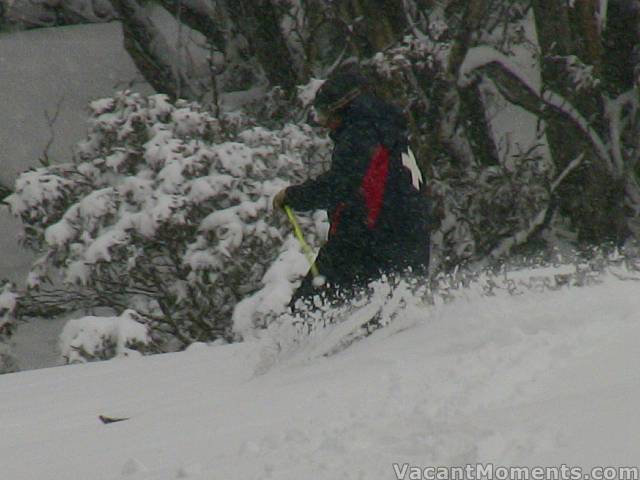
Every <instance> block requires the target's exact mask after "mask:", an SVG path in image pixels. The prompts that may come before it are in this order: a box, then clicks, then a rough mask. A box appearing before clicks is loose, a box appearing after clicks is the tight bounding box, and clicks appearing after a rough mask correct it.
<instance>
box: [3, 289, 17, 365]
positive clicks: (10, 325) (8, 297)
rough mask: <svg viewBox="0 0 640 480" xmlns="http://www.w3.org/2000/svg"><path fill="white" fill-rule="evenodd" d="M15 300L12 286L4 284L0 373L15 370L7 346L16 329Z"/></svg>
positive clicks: (14, 362)
mask: <svg viewBox="0 0 640 480" xmlns="http://www.w3.org/2000/svg"><path fill="white" fill-rule="evenodd" d="M17 298H18V295H17V294H16V293H15V291H14V286H13V285H12V284H11V283H10V282H5V284H4V285H3V286H2V290H1V293H0V373H8V372H13V371H16V370H17V364H16V361H15V359H14V357H13V355H12V353H11V348H10V346H9V344H8V341H9V338H10V337H11V335H13V332H14V330H15V327H16V316H15V310H16V305H17Z"/></svg>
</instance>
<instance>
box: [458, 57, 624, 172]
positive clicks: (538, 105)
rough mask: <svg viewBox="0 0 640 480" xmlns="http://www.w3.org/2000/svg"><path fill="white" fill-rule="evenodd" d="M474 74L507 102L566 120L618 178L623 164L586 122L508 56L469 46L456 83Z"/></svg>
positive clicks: (469, 80) (468, 81)
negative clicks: (556, 115)
mask: <svg viewBox="0 0 640 480" xmlns="http://www.w3.org/2000/svg"><path fill="white" fill-rule="evenodd" d="M478 75H486V76H487V77H488V78H490V79H491V80H492V81H493V82H494V84H495V85H496V87H497V88H498V90H499V91H500V93H501V94H502V95H503V96H504V97H505V98H506V99H507V100H508V101H510V102H511V103H513V104H515V105H518V106H520V107H522V108H524V109H525V110H527V111H529V112H531V113H533V114H535V115H537V116H540V117H542V118H546V117H548V116H549V115H550V113H553V114H558V115H560V116H561V117H562V118H564V119H565V120H566V121H568V122H570V123H571V124H572V125H573V126H574V127H575V128H576V129H577V130H578V131H579V132H580V134H581V135H582V137H583V138H584V139H585V140H586V141H587V142H588V143H589V144H590V145H591V148H592V149H593V151H594V152H595V154H596V155H597V157H598V158H599V159H600V160H602V162H603V163H604V164H605V165H606V167H607V170H608V171H609V173H610V174H611V176H612V177H613V178H616V179H619V178H621V177H622V175H623V174H624V167H623V165H621V164H620V161H619V160H617V159H615V158H613V156H612V155H611V154H610V153H609V150H608V149H607V146H606V145H605V142H604V141H603V140H602V138H601V137H600V135H599V134H598V133H597V132H596V131H595V130H594V129H593V128H592V127H591V125H590V124H589V121H588V120H587V119H586V118H585V117H584V116H583V115H582V114H581V113H580V112H579V111H578V110H577V109H576V108H575V107H574V106H573V105H572V104H571V103H570V102H569V101H568V100H567V99H566V98H563V97H562V96H561V95H559V94H557V93H555V92H552V91H550V90H545V91H540V88H538V87H536V86H535V85H533V83H532V82H531V81H530V80H529V79H528V78H526V76H525V75H524V74H523V73H522V72H521V69H520V67H518V65H516V64H515V63H514V62H513V61H512V60H511V59H510V58H509V57H507V56H506V55H504V54H502V53H500V52H498V51H497V50H495V49H493V48H491V47H486V46H480V47H474V48H472V49H470V50H469V51H468V52H467V55H466V57H465V59H464V61H463V63H462V66H461V68H460V74H459V77H458V84H459V85H460V86H462V87H465V86H468V85H470V84H471V83H472V82H473V81H474V78H475V77H477V76H478Z"/></svg>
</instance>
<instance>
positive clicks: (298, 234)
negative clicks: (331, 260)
mask: <svg viewBox="0 0 640 480" xmlns="http://www.w3.org/2000/svg"><path fill="white" fill-rule="evenodd" d="M284 211H285V213H286V214H287V217H288V218H289V222H291V226H292V227H293V233H294V235H295V236H296V238H297V239H298V241H299V242H300V246H301V247H302V251H303V252H304V254H305V255H306V257H307V260H309V263H310V264H311V273H313V276H314V277H317V276H318V275H320V272H319V271H318V267H317V266H316V261H315V258H314V254H313V250H311V247H310V246H309V244H308V243H307V242H306V240H305V239H304V235H303V234H302V230H301V229H300V225H299V224H298V220H296V216H295V215H294V214H293V210H291V207H289V206H288V205H285V206H284Z"/></svg>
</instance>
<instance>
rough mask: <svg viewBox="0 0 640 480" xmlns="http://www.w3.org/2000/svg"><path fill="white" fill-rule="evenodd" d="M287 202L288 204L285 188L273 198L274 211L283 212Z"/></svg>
mask: <svg viewBox="0 0 640 480" xmlns="http://www.w3.org/2000/svg"><path fill="white" fill-rule="evenodd" d="M286 202H287V189H286V188H283V189H282V190H280V191H279V192H278V193H277V194H276V196H275V197H273V209H274V210H283V209H284V205H285V203H286Z"/></svg>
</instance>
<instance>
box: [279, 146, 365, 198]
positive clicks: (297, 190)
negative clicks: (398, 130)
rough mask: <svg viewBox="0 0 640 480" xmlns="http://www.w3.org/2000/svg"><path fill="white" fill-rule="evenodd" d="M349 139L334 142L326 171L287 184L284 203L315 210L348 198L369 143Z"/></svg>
mask: <svg viewBox="0 0 640 480" xmlns="http://www.w3.org/2000/svg"><path fill="white" fill-rule="evenodd" d="M350 140H351V141H343V142H340V144H338V145H336V150H335V151H334V154H333V160H332V162H331V168H330V169H329V170H328V171H327V172H325V173H323V174H322V175H320V176H319V177H317V178H315V179H311V180H307V181H306V182H304V183H302V184H300V185H293V186H291V187H289V188H287V190H286V200H285V203H286V204H287V205H289V206H291V207H292V208H293V209H295V210H318V209H328V208H330V207H331V206H332V205H336V204H337V203H339V202H340V201H345V200H346V199H348V198H351V197H352V196H353V192H354V191H355V190H356V189H357V188H358V187H359V186H360V183H361V181H362V176H363V174H364V172H363V171H364V168H366V165H367V163H368V152H369V151H370V149H371V146H370V145H367V144H368V143H370V142H367V140H368V139H365V138H353V137H352V138H351V139H350Z"/></svg>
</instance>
